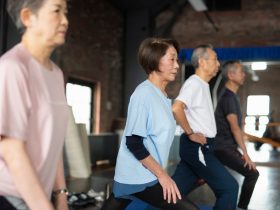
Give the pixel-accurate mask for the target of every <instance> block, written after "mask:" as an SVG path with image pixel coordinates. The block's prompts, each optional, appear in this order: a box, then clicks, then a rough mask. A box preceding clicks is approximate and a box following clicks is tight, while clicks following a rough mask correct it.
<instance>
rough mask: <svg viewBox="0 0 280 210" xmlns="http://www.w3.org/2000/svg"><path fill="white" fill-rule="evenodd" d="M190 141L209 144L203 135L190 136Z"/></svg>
mask: <svg viewBox="0 0 280 210" xmlns="http://www.w3.org/2000/svg"><path fill="white" fill-rule="evenodd" d="M189 139H190V140H191V141H193V142H196V143H199V144H201V145H204V144H206V143H207V140H206V138H205V136H204V135H203V134H202V133H193V134H191V135H189Z"/></svg>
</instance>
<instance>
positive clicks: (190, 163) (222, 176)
mask: <svg viewBox="0 0 280 210" xmlns="http://www.w3.org/2000/svg"><path fill="white" fill-rule="evenodd" d="M213 141H214V139H210V138H207V144H206V145H203V146H201V145H200V144H198V143H196V142H193V141H191V140H190V139H189V138H188V136H187V135H186V134H182V135H181V137H180V158H181V161H180V162H179V164H178V165H177V168H176V170H175V172H174V175H173V177H172V178H173V179H174V181H175V182H176V184H177V186H178V188H179V190H180V191H181V193H182V194H188V193H189V192H190V191H191V190H192V189H193V186H194V185H195V184H196V182H197V179H198V178H203V179H204V180H205V181H206V183H207V184H208V185H209V187H210V188H211V189H212V190H213V192H214V194H215V196H216V202H215V205H214V207H213V210H235V209H236V203H237V196H238V183H237V181H236V180H235V179H234V178H233V177H232V175H230V173H229V172H228V171H227V169H226V168H225V167H224V166H223V165H222V164H221V163H220V161H219V160H218V159H217V158H216V157H215V155H214V153H213V143H214V142H213ZM200 147H201V150H202V153H203V156H204V161H200V160H199V149H200ZM204 162H205V163H204Z"/></svg>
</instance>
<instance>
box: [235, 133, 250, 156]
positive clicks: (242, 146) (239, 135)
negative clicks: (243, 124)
mask: <svg viewBox="0 0 280 210" xmlns="http://www.w3.org/2000/svg"><path fill="white" fill-rule="evenodd" d="M232 133H233V136H234V139H235V141H236V143H237V144H238V146H239V147H240V149H241V150H242V152H243V154H247V149H246V145H245V143H244V140H243V132H242V131H241V129H238V128H235V129H232Z"/></svg>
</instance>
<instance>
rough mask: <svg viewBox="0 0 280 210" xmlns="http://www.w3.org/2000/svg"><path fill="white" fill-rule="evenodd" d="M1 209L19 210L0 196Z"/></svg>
mask: <svg viewBox="0 0 280 210" xmlns="http://www.w3.org/2000/svg"><path fill="white" fill-rule="evenodd" d="M0 209H1V210H17V209H16V208H15V207H14V206H13V205H12V204H10V203H9V201H7V200H6V199H5V198H4V197H3V196H0Z"/></svg>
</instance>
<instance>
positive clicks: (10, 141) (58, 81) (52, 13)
mask: <svg viewBox="0 0 280 210" xmlns="http://www.w3.org/2000/svg"><path fill="white" fill-rule="evenodd" d="M8 11H9V13H10V15H11V17H12V18H13V20H14V21H15V23H16V25H17V27H18V28H19V29H21V32H22V40H21V42H20V43H19V44H17V45H16V46H15V47H13V48H12V49H11V50H9V51H8V52H6V53H5V54H4V55H3V56H2V57H1V59H0V209H1V210H6V209H9V210H10V209H24V210H27V209H28V210H54V209H57V210H62V209H63V210H67V209H68V207H67V196H66V189H65V187H66V186H65V179H64V171H63V161H62V149H63V142H64V137H65V132H66V125H67V119H68V109H67V103H66V98H65V94H64V81H63V75H62V72H61V70H60V68H59V67H58V66H56V65H55V64H54V63H53V62H52V61H51V60H50V56H51V53H52V52H53V50H54V49H55V48H56V47H58V46H60V45H62V44H63V43H64V42H65V33H66V31H67V28H68V20H67V18H66V13H67V4H66V0H8ZM53 192H55V193H54V194H55V195H56V196H55V197H56V202H55V207H54V206H53V205H52V203H51V201H50V198H51V194H52V193H53Z"/></svg>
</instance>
